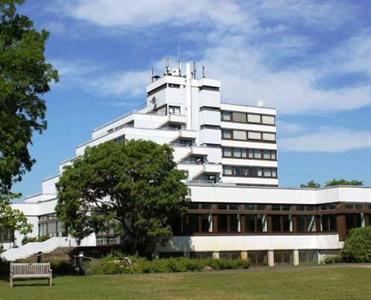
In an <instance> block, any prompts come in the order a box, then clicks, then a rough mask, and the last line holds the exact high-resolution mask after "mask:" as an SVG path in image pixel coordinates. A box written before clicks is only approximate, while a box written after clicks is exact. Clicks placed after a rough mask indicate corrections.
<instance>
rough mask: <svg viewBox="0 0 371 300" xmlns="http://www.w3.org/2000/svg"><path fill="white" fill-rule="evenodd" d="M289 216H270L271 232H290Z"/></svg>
mask: <svg viewBox="0 0 371 300" xmlns="http://www.w3.org/2000/svg"><path fill="white" fill-rule="evenodd" d="M290 223H291V222H290V216H289V215H281V216H279V215H273V216H272V231H273V232H290Z"/></svg>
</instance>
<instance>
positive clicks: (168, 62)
mask: <svg viewBox="0 0 371 300" xmlns="http://www.w3.org/2000/svg"><path fill="white" fill-rule="evenodd" d="M169 70H170V58H169V56H168V57H166V75H169Z"/></svg>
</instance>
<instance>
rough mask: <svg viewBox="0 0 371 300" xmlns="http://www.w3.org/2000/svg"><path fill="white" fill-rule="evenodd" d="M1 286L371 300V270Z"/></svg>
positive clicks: (7, 294) (31, 291)
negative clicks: (49, 285) (50, 285)
mask: <svg viewBox="0 0 371 300" xmlns="http://www.w3.org/2000/svg"><path fill="white" fill-rule="evenodd" d="M45 284H46V280H45V281H23V282H21V281H19V282H18V283H17V282H16V286H15V287H14V288H13V289H11V288H10V287H9V283H8V282H7V281H0V299H1V300H3V299H4V300H5V299H27V300H32V299H37V300H40V299H50V300H58V299H151V300H155V299H213V300H217V299H371V268H366V267H361V266H354V267H349V266H346V267H345V266H320V267H298V268H295V267H287V268H274V269H269V268H258V269H254V268H252V269H251V270H248V271H220V272H210V273H205V272H200V273H172V274H135V275H96V276H84V277H77V276H64V277H63V276H62V277H56V278H54V285H53V287H48V286H46V285H45Z"/></svg>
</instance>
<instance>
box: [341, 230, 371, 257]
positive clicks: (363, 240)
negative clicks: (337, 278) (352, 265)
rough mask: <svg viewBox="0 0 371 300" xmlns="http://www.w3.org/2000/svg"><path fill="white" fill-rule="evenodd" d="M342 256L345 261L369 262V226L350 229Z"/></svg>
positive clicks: (370, 245) (370, 243)
mask: <svg viewBox="0 0 371 300" xmlns="http://www.w3.org/2000/svg"><path fill="white" fill-rule="evenodd" d="M342 256H343V259H344V260H345V261H347V262H371V226H367V227H363V228H353V229H352V230H351V231H350V233H349V235H348V237H347V239H346V241H345V244H344V248H343V251H342Z"/></svg>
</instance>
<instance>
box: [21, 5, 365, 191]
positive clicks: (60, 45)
mask: <svg viewBox="0 0 371 300" xmlns="http://www.w3.org/2000/svg"><path fill="white" fill-rule="evenodd" d="M20 12H21V13H25V14H27V15H28V16H30V17H31V18H32V19H33V20H34V22H35V26H36V27H37V28H40V29H41V28H46V29H48V30H49V31H50V34H51V36H50V39H49V41H48V44H47V50H46V52H47V57H48V60H49V61H50V62H52V63H53V64H54V65H55V66H56V67H57V68H58V70H59V72H60V82H59V83H57V84H55V85H53V88H52V91H51V92H50V93H49V94H47V95H46V100H47V105H48V114H47V119H48V129H47V131H45V133H44V134H42V135H41V136H37V135H36V136H35V138H34V144H33V146H31V151H32V154H33V156H34V157H35V158H36V159H37V163H36V164H35V165H34V167H33V170H32V171H31V172H30V173H28V174H27V175H26V176H25V177H24V180H23V181H22V182H21V183H19V184H17V185H15V186H14V190H15V191H19V192H22V193H23V195H24V196H26V195H29V194H33V193H37V192H39V191H40V184H41V181H42V179H44V178H46V177H50V176H54V175H57V173H58V164H59V163H60V162H61V161H63V160H65V159H68V158H71V157H73V156H74V150H75V148H76V146H77V145H78V144H81V143H83V142H85V141H87V140H88V139H89V137H90V134H91V131H92V130H93V129H94V128H96V127H98V126H99V125H100V124H102V123H104V122H107V121H109V120H111V119H112V118H115V117H117V116H119V115H121V114H124V113H126V112H128V111H130V110H133V109H135V108H136V107H137V106H139V105H141V104H143V103H144V99H145V86H146V84H147V83H148V82H149V79H150V69H151V66H154V67H155V69H156V70H157V72H162V71H163V66H164V60H165V58H166V57H167V56H170V58H171V59H172V60H173V61H175V60H176V59H177V56H178V49H179V52H180V57H181V59H182V60H183V61H194V60H195V61H198V62H199V65H201V64H204V65H205V66H206V73H207V76H209V77H213V78H215V79H220V80H221V81H222V99H223V101H224V102H229V103H241V104H248V105H255V104H256V102H257V101H258V100H262V101H264V103H265V105H266V106H269V107H276V108H277V110H278V114H279V117H278V131H279V178H280V185H281V186H284V187H287V186H290V187H296V186H298V185H299V184H300V183H303V182H307V181H309V180H311V179H314V180H316V181H319V182H321V183H323V182H324V181H326V180H328V179H331V178H334V177H344V178H347V179H359V180H362V181H363V182H364V184H365V185H371V4H370V3H369V2H368V1H363V0H360V1H291V0H287V1H279V0H273V1H212V0H203V1H202V0H201V1H192V0H191V1H187V2H186V1H145V0H143V1H109V0H105V1H99V0H95V1H42V0H40V1H30V0H29V1H27V2H26V4H25V5H23V6H22V7H21V8H20Z"/></svg>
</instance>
